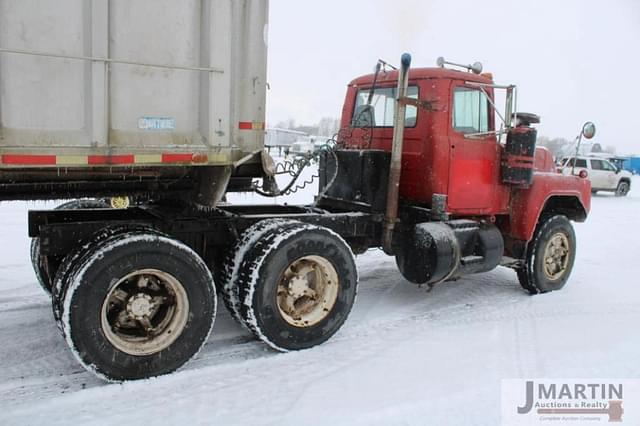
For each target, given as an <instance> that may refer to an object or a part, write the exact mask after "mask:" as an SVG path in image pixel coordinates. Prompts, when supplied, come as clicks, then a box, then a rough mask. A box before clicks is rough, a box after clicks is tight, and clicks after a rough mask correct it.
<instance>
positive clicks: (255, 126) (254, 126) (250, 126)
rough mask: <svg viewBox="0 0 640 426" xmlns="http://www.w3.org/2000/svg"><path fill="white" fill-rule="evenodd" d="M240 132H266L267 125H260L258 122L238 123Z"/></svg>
mask: <svg viewBox="0 0 640 426" xmlns="http://www.w3.org/2000/svg"><path fill="white" fill-rule="evenodd" d="M238 128H239V129H240V130H264V128H265V123H259V122H257V121H253V122H252V121H241V122H240V123H238Z"/></svg>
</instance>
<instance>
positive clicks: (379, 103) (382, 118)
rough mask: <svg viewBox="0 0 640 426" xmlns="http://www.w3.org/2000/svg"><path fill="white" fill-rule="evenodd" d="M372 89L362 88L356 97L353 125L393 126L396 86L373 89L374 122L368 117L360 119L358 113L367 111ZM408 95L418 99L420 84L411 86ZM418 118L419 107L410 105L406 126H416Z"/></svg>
mask: <svg viewBox="0 0 640 426" xmlns="http://www.w3.org/2000/svg"><path fill="white" fill-rule="evenodd" d="M370 91H371V89H360V90H359V91H358V97H357V99H356V107H355V109H354V116H353V120H352V123H353V124H352V125H353V127H393V121H394V118H395V107H396V88H395V87H381V88H378V89H375V90H374V91H373V97H372V100H371V107H372V108H373V123H369V120H368V119H363V120H360V119H359V118H358V114H360V113H362V111H366V108H365V106H366V105H367V102H368V101H369V93H370ZM407 97H408V98H412V99H418V86H409V87H408V89H407ZM417 118H418V108H417V107H415V106H411V105H408V106H407V113H406V119H405V127H415V126H416V124H417Z"/></svg>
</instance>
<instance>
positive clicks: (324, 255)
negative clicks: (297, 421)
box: [238, 222, 358, 351]
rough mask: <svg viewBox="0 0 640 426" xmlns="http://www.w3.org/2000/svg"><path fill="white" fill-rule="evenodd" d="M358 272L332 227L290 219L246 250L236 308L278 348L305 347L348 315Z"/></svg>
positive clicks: (255, 331)
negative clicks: (238, 304) (237, 306)
mask: <svg viewBox="0 0 640 426" xmlns="http://www.w3.org/2000/svg"><path fill="white" fill-rule="evenodd" d="M357 283H358V275H357V271H356V265H355V260H354V257H353V253H352V252H351V249H350V248H349V246H348V245H347V243H346V242H345V241H344V240H343V239H342V238H341V237H340V236H339V235H338V234H336V233H334V232H333V231H331V230H329V229H327V228H322V227H319V226H314V225H306V224H302V223H296V222H293V223H288V224H284V225H282V226H279V227H275V228H272V229H270V230H269V231H268V232H266V233H265V234H263V235H262V238H261V239H260V240H259V241H258V242H257V243H256V244H254V246H253V247H252V248H251V249H250V250H249V251H248V252H247V253H246V254H245V256H244V258H243V261H242V265H241V268H240V273H239V276H238V288H239V290H240V293H239V300H240V301H241V302H242V305H241V307H240V314H241V317H242V320H243V322H244V324H245V325H246V326H247V328H249V330H251V331H252V332H253V334H254V335H255V336H256V337H257V338H259V339H261V340H262V341H264V342H265V343H267V344H268V345H269V346H271V347H272V348H274V349H276V350H279V351H289V350H300V349H307V348H310V347H313V346H315V345H318V344H320V343H323V342H325V341H326V340H328V339H329V338H330V337H331V336H333V335H334V334H335V333H336V332H337V331H338V330H339V329H340V327H341V326H342V324H343V323H344V322H345V320H346V319H347V317H348V315H349V313H350V311H351V308H352V306H353V303H354V301H355V297H356V291H357Z"/></svg>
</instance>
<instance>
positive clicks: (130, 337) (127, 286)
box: [101, 269, 189, 356]
mask: <svg viewBox="0 0 640 426" xmlns="http://www.w3.org/2000/svg"><path fill="white" fill-rule="evenodd" d="M188 318H189V300H188V298H187V293H186V291H185V289H184V287H183V286H182V284H181V283H180V281H178V280H177V279H176V278H175V277H173V276H172V275H170V274H168V273H166V272H163V271H159V270H157V269H142V270H139V271H136V272H133V273H131V274H129V275H127V276H125V277H124V278H122V279H120V280H119V281H118V282H117V283H116V284H115V285H114V286H113V287H112V288H111V291H109V294H108V295H107V297H106V298H105V299H104V302H103V304H102V315H101V322H102V330H103V331H104V334H105V336H106V338H107V340H109V342H111V344H112V345H113V346H115V347H116V348H117V349H118V350H120V351H122V352H125V353H127V354H130V355H136V356H144V355H152V354H155V353H158V352H160V351H162V350H163V349H166V348H167V347H169V346H170V345H171V344H172V343H173V342H175V340H176V339H177V338H178V337H179V336H180V334H181V333H182V331H183V330H184V327H185V325H186V324H187V320H188Z"/></svg>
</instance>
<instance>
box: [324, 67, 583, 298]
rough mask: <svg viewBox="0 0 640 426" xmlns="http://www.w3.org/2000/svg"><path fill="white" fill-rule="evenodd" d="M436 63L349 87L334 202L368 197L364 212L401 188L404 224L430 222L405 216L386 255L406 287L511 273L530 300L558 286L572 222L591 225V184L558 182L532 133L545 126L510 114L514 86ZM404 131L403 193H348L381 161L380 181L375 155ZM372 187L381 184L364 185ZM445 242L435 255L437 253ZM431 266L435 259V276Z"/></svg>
mask: <svg viewBox="0 0 640 426" xmlns="http://www.w3.org/2000/svg"><path fill="white" fill-rule="evenodd" d="M405 65H406V64H405ZM438 65H439V66H438V67H434V68H415V69H411V70H410V71H408V73H407V75H404V76H403V72H404V70H402V69H400V70H398V69H393V70H388V71H387V70H384V69H383V67H378V68H377V69H376V72H375V73H374V74H370V75H365V76H362V77H359V78H356V79H354V80H353V81H352V82H351V83H350V84H349V85H348V89H347V94H346V99H345V102H344V107H343V110H342V123H341V128H342V129H343V130H342V132H341V134H340V137H339V145H340V146H341V148H342V149H343V151H341V152H339V153H338V156H339V157H340V161H341V162H342V163H352V164H350V165H349V166H348V167H342V168H341V170H343V172H344V173H343V174H342V175H341V174H340V173H338V174H339V177H338V180H339V181H342V185H334V187H336V186H337V187H341V188H342V189H341V190H339V191H338V193H335V191H334V192H332V191H331V190H330V191H329V196H332V194H333V195H335V198H337V199H344V198H345V197H346V198H355V199H360V201H362V198H363V196H362V194H365V197H364V198H367V197H368V198H369V199H366V200H364V201H365V203H373V204H374V205H375V202H376V199H387V198H388V197H390V198H393V197H394V196H395V195H391V194H387V196H384V197H382V198H381V197H380V192H384V191H387V189H388V190H389V191H393V188H395V187H397V190H398V194H397V197H398V200H399V204H400V205H401V207H400V210H401V215H402V214H405V215H413V216H415V214H416V212H418V211H419V212H421V213H424V214H425V217H424V219H425V220H427V221H428V222H427V223H424V224H417V225H416V224H414V223H412V222H413V221H411V220H409V221H403V220H402V217H400V220H399V223H400V226H401V227H402V223H403V222H408V223H410V225H409V226H408V227H407V229H404V231H400V232H397V234H398V235H396V236H395V241H394V242H393V244H392V247H390V248H389V249H388V250H386V251H387V252H388V253H389V254H393V255H395V256H396V258H397V259H398V266H399V267H400V270H401V271H402V272H403V274H404V275H405V278H407V279H409V280H410V281H413V282H416V283H419V284H422V283H433V282H440V281H443V280H446V279H449V278H452V277H455V276H456V275H457V274H459V275H462V274H463V272H465V269H466V270H467V272H468V271H473V272H481V271H487V270H490V269H493V268H494V267H495V266H496V265H498V264H505V265H510V266H511V267H513V268H514V269H515V270H516V271H517V273H518V278H519V281H520V284H521V285H522V286H523V287H524V288H525V289H526V290H527V291H529V292H531V293H534V294H535V293H542V292H547V291H551V290H558V289H560V288H561V287H562V286H563V285H564V284H565V283H566V281H567V279H568V277H569V274H570V272H571V268H572V266H573V262H574V258H575V243H576V241H575V233H574V231H573V228H572V226H571V222H570V221H578V222H581V221H584V220H585V219H586V217H587V214H588V212H589V209H590V201H591V200H590V197H591V192H590V191H591V188H590V183H589V180H588V179H584V178H583V177H580V176H563V175H561V174H558V173H557V172H556V170H555V166H554V162H553V158H552V156H551V154H550V152H549V151H548V150H547V149H546V148H542V147H537V148H536V146H535V143H536V135H537V131H536V129H535V128H534V125H535V124H537V123H539V122H540V118H539V117H538V116H536V115H535V114H529V113H517V112H515V101H516V99H517V92H516V87H515V86H514V85H498V84H496V83H495V82H494V81H493V76H492V75H491V74H490V73H482V72H481V68H482V66H481V64H479V63H476V64H474V65H472V66H468V67H464V68H466V70H465V71H461V70H456V69H450V68H446V67H445V65H454V66H457V64H452V63H448V62H446V61H444V59H443V58H439V60H438ZM402 79H406V81H405V82H404V84H405V87H402V86H403V84H402V81H401V80H402ZM399 80H400V84H399ZM499 90H500V91H504V93H505V95H504V98H505V108H504V111H503V112H501V111H499V110H498V108H497V107H496V103H497V101H496V92H497V91H499ZM399 92H404V93H403V94H402V95H399ZM396 100H398V101H399V102H400V103H401V104H403V106H404V108H403V110H404V111H403V112H404V118H397V117H395V113H396V107H395V104H396ZM397 127H403V128H404V129H403V135H402V150H401V155H400V157H399V167H400V168H401V173H400V177H399V181H398V182H397V185H396V183H392V184H390V185H389V182H387V181H385V182H381V181H380V180H379V178H374V176H369V178H367V179H363V181H362V185H363V188H353V187H352V190H351V192H349V193H345V192H344V188H346V187H348V185H346V182H347V181H351V182H353V180H352V179H351V176H353V175H354V174H355V175H357V174H362V173H364V174H365V175H366V173H367V172H366V171H364V172H358V171H356V170H359V169H360V168H363V169H367V168H369V165H368V164H373V163H375V164H376V165H377V166H376V167H375V168H376V172H374V174H378V173H379V164H384V163H385V162H386V161H387V160H381V159H380V157H388V156H390V155H391V154H390V153H391V152H392V150H393V145H394V143H396V142H395V140H394V132H395V131H396V130H397ZM354 152H358V154H357V155H354ZM362 158H369V161H368V163H367V161H365V162H364V163H363V160H362ZM391 163H393V160H391ZM345 170H348V172H346V171H345ZM371 184H374V185H375V184H377V185H378V187H377V188H374V189H372V188H366V186H369V185H371ZM366 194H369V195H368V196H367V195H366ZM402 206H405V208H404V213H403V212H402V210H403V208H402ZM384 207H385V206H383V205H381V204H380V205H378V206H374V209H376V208H377V209H379V210H383V209H384ZM392 220H393V218H392ZM443 224H445V225H446V226H443ZM418 228H421V229H418ZM425 235H429V237H427V238H426V239H425ZM438 239H440V241H439V240H438ZM445 240H446V241H447V242H446V243H445V242H443V241H445ZM424 241H427V243H424ZM438 243H439V244H440V245H439V246H438V247H437V249H436V250H435V251H434V250H433V249H432V248H431V246H432V245H438ZM425 258H431V260H430V261H429V262H431V266H430V267H429V268H426V269H430V270H426V269H425V265H424V263H425V262H424V261H423V259H425ZM443 265H444V266H443ZM456 265H457V266H456ZM439 268H442V271H438V270H439Z"/></svg>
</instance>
